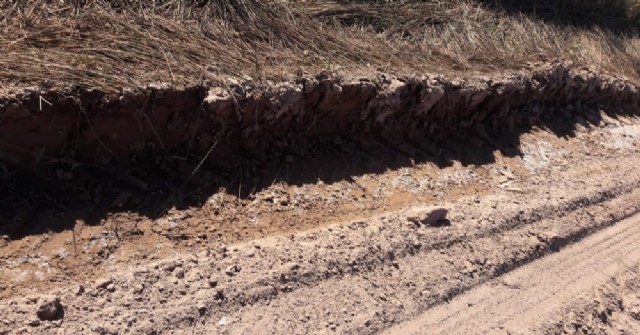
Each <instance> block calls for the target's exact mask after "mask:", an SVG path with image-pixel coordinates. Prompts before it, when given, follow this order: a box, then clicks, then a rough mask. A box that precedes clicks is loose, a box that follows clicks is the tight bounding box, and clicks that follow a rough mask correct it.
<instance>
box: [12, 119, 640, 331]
mask: <svg viewBox="0 0 640 335" xmlns="http://www.w3.org/2000/svg"><path fill="white" fill-rule="evenodd" d="M639 140H640V128H639V126H637V125H636V124H635V119H620V120H617V121H611V122H610V123H609V124H608V125H606V126H603V127H594V128H581V129H578V132H577V133H576V134H575V136H573V137H568V138H558V137H556V136H555V135H553V134H550V133H548V132H546V131H543V130H537V131H534V132H532V133H530V134H525V135H524V136H523V137H522V139H521V148H522V150H523V155H522V156H519V157H514V158H508V157H504V156H500V155H499V154H497V155H496V158H495V159H496V162H495V163H491V164H486V165H480V166H473V165H469V166H461V165H454V166H451V167H446V168H442V167H434V166H430V165H429V164H423V165H420V164H416V165H415V166H413V167H411V168H405V169H400V170H389V171H386V172H383V173H377V174H374V173H370V174H365V175H363V176H361V177H357V178H356V179H355V180H354V181H352V182H350V183H344V184H341V183H334V184H323V183H318V184H316V185H314V186H313V188H311V186H308V185H306V186H302V187H296V186H289V187H290V188H291V189H289V190H288V191H287V192H290V193H289V194H299V193H298V192H304V193H302V194H303V195H309V194H313V193H314V192H317V194H318V195H316V196H315V197H316V198H314V199H315V200H312V203H313V202H315V205H314V206H310V207H308V208H307V209H302V208H299V209H298V210H293V211H292V210H290V209H288V210H285V208H288V207H290V206H286V207H285V206H284V205H283V204H282V203H281V202H282V201H283V200H270V199H274V197H275V198H276V199H279V198H278V197H281V196H282V194H283V193H282V187H283V186H282V185H273V186H272V187H271V188H269V189H266V190H264V191H263V192H262V193H257V194H256V195H255V200H253V202H251V205H250V206H248V208H250V209H251V210H255V212H250V213H253V214H252V215H253V216H252V219H251V220H253V221H248V223H246V226H244V225H238V226H235V227H237V228H236V229H237V232H238V233H239V234H244V233H246V234H247V235H246V236H249V237H247V238H244V239H237V240H235V242H229V240H225V239H224V238H223V237H226V235H225V234H222V232H225V230H218V232H219V234H220V235H219V236H221V237H220V238H213V237H209V238H208V239H205V237H207V236H211V235H206V234H205V235H201V234H202V233H199V232H198V229H201V228H200V227H201V226H199V225H194V226H192V227H191V228H189V227H190V226H189V225H190V222H192V221H191V220H193V219H194V218H196V217H198V218H200V219H204V218H209V217H211V216H212V215H213V214H212V213H211V212H210V210H211V208H207V207H204V208H202V209H199V211H201V212H198V211H195V210H193V209H189V210H185V211H178V210H176V211H173V212H171V213H169V214H168V215H167V216H165V217H163V218H160V219H158V220H156V221H155V222H154V224H153V225H151V226H145V224H144V221H142V222H141V223H139V224H138V226H137V227H138V231H139V232H138V233H137V234H136V235H126V234H124V233H122V232H123V230H120V233H119V235H118V234H116V233H115V232H114V231H113V230H109V229H108V228H110V227H117V226H116V225H115V224H116V223H117V222H122V221H117V220H118V218H117V217H116V218H114V219H112V220H114V221H106V222H105V223H103V224H102V225H99V226H96V227H91V226H87V227H84V229H83V230H82V231H76V235H74V234H73V232H69V231H66V232H65V231H63V232H58V233H55V232H54V233H49V234H45V235H43V236H41V237H38V236H28V237H25V238H23V239H20V240H15V241H9V242H8V243H6V244H5V245H4V246H3V248H2V254H1V255H0V256H1V257H0V260H1V262H2V263H1V264H2V269H3V271H2V273H0V279H2V281H1V282H0V283H2V286H3V287H4V289H3V291H2V294H3V298H2V304H0V315H2V320H0V334H69V333H78V334H92V333H95V334H273V333H286V334H373V333H379V332H383V333H384V332H387V333H398V334H399V333H406V332H409V333H410V332H414V333H423V332H424V331H428V333H438V332H440V333H458V332H460V333H468V332H479V333H495V332H502V333H506V332H511V333H517V332H518V331H522V332H525V333H531V332H533V333H535V331H534V330H539V331H540V332H545V331H546V330H545V329H547V330H548V329H556V328H553V327H554V326H555V325H558V324H563V325H573V324H574V323H575V322H574V321H575V319H576V318H578V319H580V320H587V321H588V320H593V318H588V317H586V316H588V315H591V314H592V311H591V310H588V309H587V310H582V309H580V310H578V309H576V310H575V311H574V310H573V309H575V308H577V307H584V306H591V305H590V304H587V303H580V302H573V303H572V301H574V300H572V299H579V298H580V296H583V295H584V294H585V293H590V292H591V293H592V292H595V291H598V290H599V289H601V286H602V285H601V284H602V283H605V282H607V281H608V280H609V279H610V277H611V276H614V275H615V274H616V272H617V271H622V269H623V267H624V265H629V266H632V265H633V264H634V261H637V260H638V252H639V251H638V245H640V240H639V239H638V236H639V234H640V228H639V226H638V219H637V216H634V215H636V213H638V211H640V202H639V201H638V199H640V171H639V170H638V168H637V166H638V162H640V151H639V150H638V144H639V143H638V141H639ZM423 181H431V182H430V183H423ZM436 181H437V183H436ZM353 185H358V186H359V187H361V188H360V189H361V190H364V191H363V193H364V194H365V195H367V196H365V197H361V199H360V200H358V201H356V202H354V200H353V195H354V194H353V193H350V192H354V191H353V189H352V188H351V186H353ZM278 192H280V193H278ZM373 192H377V194H376V195H375V196H374V193H373ZM267 195H268V197H267ZM328 195H329V196H328ZM226 197H227V200H224V202H223V201H222V200H221V199H218V198H216V197H214V198H213V199H214V200H215V199H218V200H216V201H220V202H215V203H212V204H211V206H217V207H213V208H217V210H218V211H220V213H219V215H223V214H224V213H229V212H231V211H236V210H238V208H239V207H234V205H233V204H234V202H233V201H230V200H229V199H228V196H226ZM261 199H266V200H261ZM284 199H286V200H287V201H289V202H292V201H294V200H295V199H296V198H295V197H289V198H284ZM300 199H304V198H300ZM320 199H322V200H320ZM382 199H384V200H382ZM261 201H264V204H263V202H261ZM223 203H226V205H223ZM354 203H355V206H356V207H354ZM237 204H240V205H241V204H242V202H238V203H237ZM265 204H266V205H265ZM346 204H349V206H351V207H346V206H347V205H346ZM376 204H378V205H376ZM238 206H239V205H238ZM341 206H345V207H341ZM354 208H355V209H359V210H357V211H355V210H354ZM434 208H441V209H446V210H448V216H447V218H448V220H447V221H440V222H428V223H427V224H424V223H421V222H420V220H415V217H416V216H417V217H418V218H420V217H421V215H422V217H426V216H428V214H429V213H430V212H431V211H432V210H433V209H434ZM271 209H277V210H271ZM338 209H339V210H338ZM349 209H350V210H351V213H350V215H347V214H346V213H347V212H348V211H349ZM260 210H261V211H260ZM297 211H301V212H300V213H298V214H299V215H298V216H294V215H293V214H292V213H297ZM356 212H359V213H356ZM416 213H417V214H416ZM300 214H304V215H300ZM245 215H246V214H245ZM287 215H289V216H287ZM307 215H308V216H307ZM314 215H315V217H322V216H323V217H324V218H325V219H324V221H322V222H323V223H322V224H317V225H316V226H315V227H313V228H311V229H310V227H309V226H308V225H307V223H305V222H309V221H305V220H304V217H305V216H306V217H307V219H308V218H309V217H314ZM236 217H240V216H236ZM120 219H121V218H120ZM237 220H240V219H237ZM243 220H244V219H243ZM265 220H272V221H270V222H271V223H270V224H271V227H272V228H273V230H271V233H270V234H266V233H263V234H262V235H258V236H256V235H255V234H256V231H261V229H263V227H265V224H264V223H261V222H265ZM243 222H244V221H243ZM287 222H288V223H290V225H287V227H289V228H288V230H284V232H283V230H281V228H280V227H281V225H284V224H285V223H287ZM298 224H299V225H298ZM172 225H173V226H172ZM210 225H212V224H211V223H208V224H207V225H205V227H207V228H209V227H210ZM162 227H167V229H169V227H179V228H180V229H182V230H179V231H178V232H183V233H182V234H183V235H176V236H183V238H182V239H176V238H172V237H171V236H172V235H170V234H167V232H172V231H171V230H165V231H163V230H158V229H160V228H162ZM187 228H188V229H193V230H192V231H194V233H193V235H192V234H191V233H184V232H185V231H189V230H186V229H187ZM204 231H205V232H209V230H204ZM116 232H117V231H116ZM74 238H75V240H74ZM574 243H575V244H574ZM74 247H75V248H77V249H75V250H77V252H78V254H75V252H74ZM94 250H98V251H99V253H97V254H94V253H93V252H95V251H94ZM105 250H108V252H106V251H105ZM545 256H546V257H545ZM101 257H102V258H101ZM85 260H86V261H85ZM78 264H82V265H78ZM627 286H628V285H627ZM627 286H624V287H627ZM620 287H622V286H620ZM639 287H640V286H639ZM628 290H629V292H631V293H629V294H626V293H625V294H626V295H625V297H627V296H630V297H634V296H635V294H636V293H634V292H635V291H634V290H635V286H633V285H632V286H631V287H630V288H629V289H628ZM618 291H620V290H618ZM618 291H616V292H618ZM584 299H587V300H588V301H593V299H590V298H589V297H586V298H584ZM625 299H626V300H625V301H632V300H629V299H627V298H625ZM609 300H611V301H614V302H615V299H609ZM609 300H607V301H609ZM58 302H59V303H58ZM618 305H619V304H615V303H608V304H606V305H605V307H604V309H605V312H604V313H605V314H604V315H609V314H607V313H608V312H606V311H609V310H610V311H614V310H621V309H620V308H621V307H616V308H618V309H612V308H610V306H618ZM620 306H622V305H620ZM639 306H640V305H639ZM572 308H573V309H572ZM585 308H586V307H585ZM594 308H597V306H596V307H594ZM633 308H634V307H633V306H631V307H629V308H628V309H627V310H628V311H633ZM47 310H48V311H51V313H49V314H48V316H49V317H43V315H45V316H46V315H47V314H46V313H45V314H42V311H47ZM39 311H41V312H39ZM610 314H612V315H613V314H615V313H613V312H611V313H610ZM618 314H620V313H618ZM582 315H586V316H585V317H584V318H582V317H581V316H582ZM616 315H617V314H616ZM621 315H622V314H621ZM624 315H627V314H624ZM634 315H636V314H634V313H633V312H629V313H628V317H627V319H625V320H627V321H628V322H626V321H625V323H623V324H622V325H621V326H620V327H622V329H626V330H627V331H629V330H630V329H634V328H633V327H634V326H633V324H634V322H635V321H633V320H636V319H634ZM579 316H580V317H579ZM614 319H616V318H615V317H613V316H609V317H608V318H605V319H603V320H605V321H602V322H601V323H603V324H604V325H603V326H602V327H605V326H607V327H609V326H611V325H610V324H608V323H607V322H611V320H614ZM567 320H574V321H567ZM596 320H600V318H596ZM405 322H408V323H405ZM585 322H586V321H585ZM617 325H618V324H616V327H617ZM393 327H399V328H393ZM500 327H503V328H502V329H501V328H500ZM545 327H547V328H545ZM549 327H551V328H549ZM563 327H564V326H563ZM568 327H569V326H568ZM571 327H574V326H570V327H569V328H571ZM594 327H596V326H594ZM597 327H600V325H597ZM425 329H426V330H425ZM561 329H564V328H562V327H561ZM571 329H573V328H571ZM593 329H595V328H593ZM598 329H600V328H598ZM602 329H605V328H602ZM550 332H552V333H553V331H550ZM560 333H561V332H560ZM570 333H571V332H570ZM587 333H593V332H587ZM601 333H603V334H607V333H611V332H607V331H603V332H601Z"/></svg>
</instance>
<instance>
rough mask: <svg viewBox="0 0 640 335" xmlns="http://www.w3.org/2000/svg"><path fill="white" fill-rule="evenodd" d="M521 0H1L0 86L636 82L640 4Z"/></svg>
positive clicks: (613, 0)
mask: <svg viewBox="0 0 640 335" xmlns="http://www.w3.org/2000/svg"><path fill="white" fill-rule="evenodd" d="M519 3H522V2H517V1H499V0H493V1H480V0H439V1H435V0H434V1H282V0H279V1H278V0H210V1H207V0H199V1H198V0H190V1H188V0H164V1H163V0H157V1H153V2H152V1H130V0H120V1H106V0H99V1H81V0H58V1H37V0H22V1H2V2H0V31H1V32H2V34H0V77H1V79H0V83H2V85H5V86H24V85H34V84H35V85H41V86H45V87H47V86H60V85H63V86H69V85H82V86H89V87H97V88H100V89H105V90H117V89H119V88H121V87H135V86H143V85H147V84H150V83H158V82H164V83H170V84H173V85H176V86H182V85H194V84H198V83H200V82H203V81H210V80H224V79H225V78H248V77H251V78H253V79H266V78H271V79H276V80H279V79H290V78H292V77H295V76H296V75H299V74H300V72H306V73H315V72H319V71H322V70H326V69H329V70H337V69H339V70H341V71H348V72H352V73H368V72H372V71H377V70H382V71H386V72H390V73H418V74H420V73H424V72H438V73H444V74H462V75H466V76H470V75H471V74H470V72H480V73H481V72H493V71H504V70H511V69H520V68H522V67H524V66H526V63H527V62H531V61H539V60H550V59H555V58H563V59H568V60H572V61H574V62H575V63H576V64H578V65H588V66H591V67H594V68H598V69H601V70H606V71H611V72H615V73H619V74H625V75H627V76H630V77H638V76H639V74H640V39H639V38H638V34H637V27H638V26H639V25H640V15H639V14H638V13H639V10H638V8H640V7H639V6H638V3H640V1H638V0H611V1H604V0H589V1H576V0H556V1H552V0H546V1H530V2H526V3H527V4H528V5H527V6H524V5H519ZM589 4H591V5H589ZM532 6H534V7H532ZM536 6H537V7H536ZM590 6H591V7H590ZM604 9H606V10H607V12H606V13H603V12H602V11H603V10H604ZM572 10H573V11H572ZM598 11H600V13H599V14H601V15H599V16H598V15H595V16H594V15H592V14H593V13H597V12H598ZM538 13H542V14H538ZM567 17H569V18H570V19H567V20H564V19H566V18H567ZM599 18H605V19H606V20H604V21H603V20H602V19H599Z"/></svg>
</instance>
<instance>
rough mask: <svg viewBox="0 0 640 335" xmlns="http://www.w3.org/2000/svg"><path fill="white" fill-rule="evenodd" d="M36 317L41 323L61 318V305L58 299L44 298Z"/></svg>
mask: <svg viewBox="0 0 640 335" xmlns="http://www.w3.org/2000/svg"><path fill="white" fill-rule="evenodd" d="M41 301H42V303H41V304H40V306H39V307H38V311H37V312H36V315H37V316H38V319H40V320H42V321H53V320H58V319H60V318H62V314H63V313H62V304H60V298H58V297H46V298H42V299H41Z"/></svg>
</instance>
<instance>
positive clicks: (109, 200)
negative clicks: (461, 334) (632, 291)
mask: <svg viewBox="0 0 640 335" xmlns="http://www.w3.org/2000/svg"><path fill="white" fill-rule="evenodd" d="M362 79H363V80H360V79H355V81H354V80H350V79H344V78H342V79H340V78H339V77H335V76H324V75H321V76H318V77H315V78H308V79H306V81H302V82H300V83H288V84H286V85H283V86H281V87H276V86H271V87H269V88H268V90H263V89H262V88H256V87H251V86H250V85H249V84H247V83H244V84H238V85H236V86H234V87H231V88H230V90H227V89H217V88H215V87H212V88H206V87H195V88H193V89H188V90H185V91H172V90H170V89H161V88H160V89H158V88H150V89H147V90H141V91H140V92H135V94H134V93H127V94H123V95H120V96H111V95H105V94H101V93H98V92H90V91H82V90H80V91H74V92H64V93H61V92H51V93H45V94H42V95H41V94H40V93H39V92H35V91H33V92H27V91H22V92H21V93H16V94H14V95H13V96H12V98H11V99H5V100H2V102H0V105H2V106H3V107H2V113H3V114H2V116H3V118H2V119H0V130H1V131H0V157H1V158H2V162H3V163H4V165H3V170H2V171H3V179H2V182H3V185H2V186H3V187H2V190H3V192H4V193H3V194H2V196H1V197H0V209H1V211H0V224H2V228H1V229H2V231H3V232H4V234H6V236H5V237H4V238H3V240H2V241H0V268H1V269H2V271H1V272H0V298H1V299H2V301H1V303H0V315H1V316H0V334H29V333H35V334H51V333H53V334H55V333H59V334H67V333H78V334H84V333H97V334H139V333H142V334H182V333H187V334H215V333H229V334H240V333H246V334H263V333H265V334H266V333H291V334H296V333H298V334H307V333H328V334H331V333H345V334H360V333H376V332H382V331H384V330H385V329H388V328H389V327H392V326H394V325H397V324H399V323H401V322H403V321H407V320H411V319H414V318H415V317H416V316H419V315H422V314H424V313H427V314H428V313H430V311H433V310H436V309H437V308H442V307H438V306H445V305H443V304H445V303H447V302H452V304H454V303H456V301H464V300H459V299H464V296H465V295H464V292H467V291H469V292H473V290H474V287H475V288H478V287H485V286H486V285H488V284H487V283H492V282H495V281H500V280H505V279H504V278H508V276H513V275H515V274H516V273H517V271H519V270H518V269H521V270H523V271H524V269H526V268H527V267H528V266H535V264H537V263H536V259H539V258H541V257H543V256H545V255H549V254H553V253H555V252H559V253H557V254H556V255H558V256H559V255H568V254H566V253H565V250H571V249H565V247H566V246H567V245H571V244H573V243H574V242H577V241H580V240H582V239H583V238H585V237H587V236H590V235H592V234H596V235H594V236H595V237H594V238H597V236H604V235H601V234H606V233H607V232H608V231H609V230H607V227H611V229H619V228H616V227H621V226H620V225H619V221H620V220H623V219H624V218H628V217H631V216H633V215H635V214H636V213H637V212H638V210H640V202H638V199H640V190H639V189H638V185H640V172H639V171H638V169H637V166H638V162H639V161H640V150H639V148H640V147H638V145H639V144H640V143H639V142H640V124H639V123H638V121H637V119H636V117H635V114H636V112H637V101H638V97H639V95H638V92H637V86H636V85H635V84H633V83H632V82H630V81H628V80H625V79H623V78H616V77H610V76H603V75H600V74H598V73H596V72H591V71H589V70H577V69H572V68H569V67H567V66H566V65H564V64H555V65H549V66H540V67H538V68H537V70H536V71H534V72H532V73H530V74H528V75H527V74H522V75H514V76H509V77H507V78H494V79H489V78H484V79H476V80H468V81H455V80H449V79H444V78H437V77H434V78H419V79H416V78H413V79H412V78H409V79H407V78H394V77H385V76H382V75H381V76H378V77H377V78H371V79H365V78H362ZM69 96H71V97H73V98H69ZM40 97H43V98H44V99H45V100H46V103H44V104H43V107H42V110H41V109H40V102H39V99H40ZM74 99H75V100H74ZM78 99H79V100H78ZM78 101H83V102H82V103H78ZM49 104H51V105H49ZM432 206H437V207H438V208H445V209H447V210H448V212H449V213H448V216H447V220H439V221H436V222H429V224H428V225H425V224H423V223H421V222H420V220H414V219H412V218H414V217H415V216H416V213H421V212H422V214H423V215H426V214H428V213H429V212H430V211H431V210H432V209H433V207H432ZM601 230H602V232H600V231H601ZM634 236H635V235H629V237H628V238H627V239H631V240H630V242H628V243H627V242H625V243H627V244H625V245H626V246H628V248H629V253H628V254H626V255H627V256H628V255H634V253H636V252H637V250H638V249H637V247H636V246H637V245H640V243H635V244H634V243H633V242H638V241H637V240H633V238H634ZM589 238H591V237H587V239H586V240H584V241H583V242H579V243H585V242H587V241H589ZM625 241H626V240H625ZM614 242H615V240H614ZM613 244H614V245H615V243H613ZM578 245H579V244H578ZM578 245H576V246H578ZM574 247H575V246H570V247H569V248H574ZM625 250H627V249H625ZM594 253H595V252H594ZM614 256H615V255H613V256H612V257H613V258H616V257H614ZM552 257H553V256H552ZM595 257H598V256H595ZM549 259H551V258H549ZM588 259H590V258H588ZM543 261H548V259H544V260H543ZM530 262H532V263H531V264H529V265H527V264H528V263H530ZM558 264H560V265H558ZM562 264H564V263H554V266H560V267H562ZM590 266H592V265H590ZM513 270H515V271H514V272H512V271H513ZM580 271H586V270H584V269H580ZM534 274H537V275H540V276H543V275H544V274H542V273H539V272H538V273H536V272H534ZM605 281H606V280H605ZM603 282H604V281H603ZM591 284H593V285H596V284H598V283H590V284H589V285H591ZM598 285H599V284H598ZM504 286H505V287H504V290H507V291H508V290H513V288H510V287H508V286H509V285H504ZM587 286H588V285H587ZM523 292H525V291H523ZM523 296H525V297H526V294H525V295H523ZM56 298H57V299H59V304H58V303H57V301H58V300H56ZM458 304H459V302H458ZM470 307H471V306H470ZM587 307H588V306H587ZM477 308H483V306H478V307H477ZM550 308H552V309H553V310H563V311H564V310H566V311H568V310H570V309H571V306H568V307H567V306H565V305H563V304H560V303H558V304H557V305H553V306H552V307H550ZM462 309H463V310H464V308H462ZM567 313H568V312H567ZM577 313H587V314H584V315H588V313H589V311H588V310H585V311H582V310H579V311H578V312H575V313H574V314H575V315H578V314H577ZM579 315H582V314H579ZM490 321H491V320H487V324H488V325H490V326H492V327H493V326H495V324H490V323H491V322H490ZM548 321H549V323H553V322H556V323H555V324H556V325H557V324H561V323H559V322H568V321H558V320H554V319H553V318H551V317H549V320H548ZM629 324H631V323H629ZM465 327H468V325H465ZM548 327H553V326H548ZM624 327H626V326H624ZM628 327H632V326H631V325H629V326H628ZM460 329H463V328H460ZM538 329H539V330H540V329H542V330H540V331H543V330H544V329H543V328H538ZM549 329H552V328H549ZM558 329H559V328H558ZM632 329H633V328H628V331H630V332H631V331H632Z"/></svg>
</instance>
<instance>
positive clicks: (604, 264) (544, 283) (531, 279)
mask: <svg viewBox="0 0 640 335" xmlns="http://www.w3.org/2000/svg"><path fill="white" fill-rule="evenodd" d="M639 241H640V216H638V215H636V216H633V217H630V218H628V219H625V220H622V221H620V222H618V223H616V225H615V226H613V227H611V228H607V229H605V230H604V231H602V232H600V233H597V234H595V235H593V236H590V237H588V238H586V239H584V240H583V241H580V242H578V243H576V244H574V245H571V246H570V247H567V248H566V249H564V250H563V251H562V252H559V253H556V254H552V255H549V256H547V257H544V258H543V259H540V260H537V261H535V262H533V263H531V264H529V265H526V266H523V267H521V268H519V269H517V270H514V271H512V272H510V273H507V274H505V275H504V276H501V277H499V278H497V279H495V280H492V281H490V282H487V283H485V284H483V285H480V286H478V287H476V288H474V289H473V290H471V291H469V292H467V293H465V294H463V295H461V296H460V297H457V298H455V299H453V300H452V301H451V302H449V303H444V304H442V305H439V306H437V307H434V308H431V309H429V310H427V311H426V312H425V313H423V314H422V315H420V316H418V317H417V318H415V319H414V320H411V321H408V322H406V323H404V324H401V325H399V326H396V327H393V328H391V329H388V330H386V331H385V332H383V334H389V335H391V334H406V335H410V334H455V333H461V334H499V333H502V334H531V333H534V332H535V330H538V329H539V328H540V327H541V324H544V323H546V322H548V320H550V319H553V317H554V315H553V314H554V313H556V312H557V311H558V310H561V309H562V307H564V306H565V305H566V304H570V302H571V300H575V299H577V298H579V297H580V296H581V295H584V294H585V293H587V294H588V293H589V291H590V290H593V288H594V287H599V286H601V285H603V284H605V283H606V282H607V281H608V280H609V279H611V278H613V277H614V276H615V275H617V274H618V273H620V272H622V271H624V270H626V269H629V268H633V267H635V266H637V265H638V264H639V263H640V243H639ZM638 325H640V323H639V324H638ZM634 329H635V330H637V329H638V328H634Z"/></svg>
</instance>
